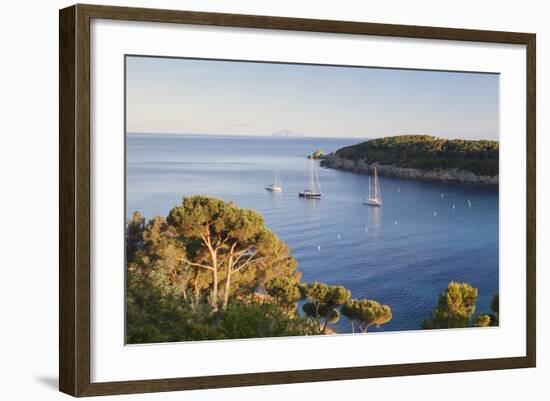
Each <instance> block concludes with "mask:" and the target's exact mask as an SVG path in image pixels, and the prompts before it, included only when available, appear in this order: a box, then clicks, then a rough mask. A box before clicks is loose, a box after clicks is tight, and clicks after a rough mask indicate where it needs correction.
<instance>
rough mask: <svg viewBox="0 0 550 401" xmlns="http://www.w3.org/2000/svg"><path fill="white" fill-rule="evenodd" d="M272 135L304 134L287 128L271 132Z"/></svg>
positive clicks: (293, 135) (300, 135) (295, 135)
mask: <svg viewBox="0 0 550 401" xmlns="http://www.w3.org/2000/svg"><path fill="white" fill-rule="evenodd" d="M271 136H285V137H302V136H304V135H302V134H300V133H298V132H296V131H292V130H290V129H288V128H285V129H283V130H281V131H277V132H274V133H273V134H271Z"/></svg>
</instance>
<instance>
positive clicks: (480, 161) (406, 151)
mask: <svg viewBox="0 0 550 401" xmlns="http://www.w3.org/2000/svg"><path fill="white" fill-rule="evenodd" d="M335 155H336V156H337V157H339V158H342V159H347V160H351V161H359V160H363V161H365V162H366V163H368V164H373V163H379V164H382V165H395V166H398V167H406V168H416V169H421V170H435V169H450V168H456V169H458V170H464V171H469V172H472V173H474V174H479V175H488V176H495V175H498V167H499V144H498V142H497V141H487V140H462V139H453V140H449V139H443V138H436V137H433V136H429V135H401V136H391V137H385V138H378V139H373V140H369V141H366V142H362V143H359V144H357V145H352V146H347V147H344V148H341V149H339V150H338V151H336V152H335ZM321 165H323V162H321Z"/></svg>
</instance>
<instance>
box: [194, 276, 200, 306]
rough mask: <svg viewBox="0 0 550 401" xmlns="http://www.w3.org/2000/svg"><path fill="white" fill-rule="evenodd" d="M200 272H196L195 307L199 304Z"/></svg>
mask: <svg viewBox="0 0 550 401" xmlns="http://www.w3.org/2000/svg"><path fill="white" fill-rule="evenodd" d="M199 294H200V291H199V272H198V270H197V271H196V272H195V278H194V279H193V297H194V299H195V306H197V305H198V304H199Z"/></svg>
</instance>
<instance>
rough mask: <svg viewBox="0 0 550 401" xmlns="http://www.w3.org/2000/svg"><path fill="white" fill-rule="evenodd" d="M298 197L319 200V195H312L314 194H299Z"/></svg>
mask: <svg viewBox="0 0 550 401" xmlns="http://www.w3.org/2000/svg"><path fill="white" fill-rule="evenodd" d="M298 196H299V197H300V198H312V199H321V194H318V193H314V192H299V193H298Z"/></svg>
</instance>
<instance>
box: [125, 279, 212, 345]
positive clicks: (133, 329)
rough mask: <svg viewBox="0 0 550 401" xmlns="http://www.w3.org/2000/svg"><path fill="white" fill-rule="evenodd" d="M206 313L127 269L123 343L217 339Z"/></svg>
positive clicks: (210, 317) (210, 319)
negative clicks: (165, 292)
mask: <svg viewBox="0 0 550 401" xmlns="http://www.w3.org/2000/svg"><path fill="white" fill-rule="evenodd" d="M219 338H221V336H220V334H219V333H218V331H217V330H215V328H214V327H213V318H212V316H211V315H210V314H209V313H204V312H203V313H201V312H200V311H198V310H192V309H191V308H189V307H188V306H186V305H185V304H184V303H182V302H181V301H180V300H178V299H177V298H176V297H174V296H172V295H167V294H163V293H162V291H161V290H159V289H158V288H156V287H155V286H154V285H152V283H151V282H150V281H148V280H147V279H143V278H138V277H137V276H136V275H135V274H134V273H132V272H128V276H127V284H126V342H127V343H129V344H143V343H161V342H175V341H185V340H205V339H219Z"/></svg>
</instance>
